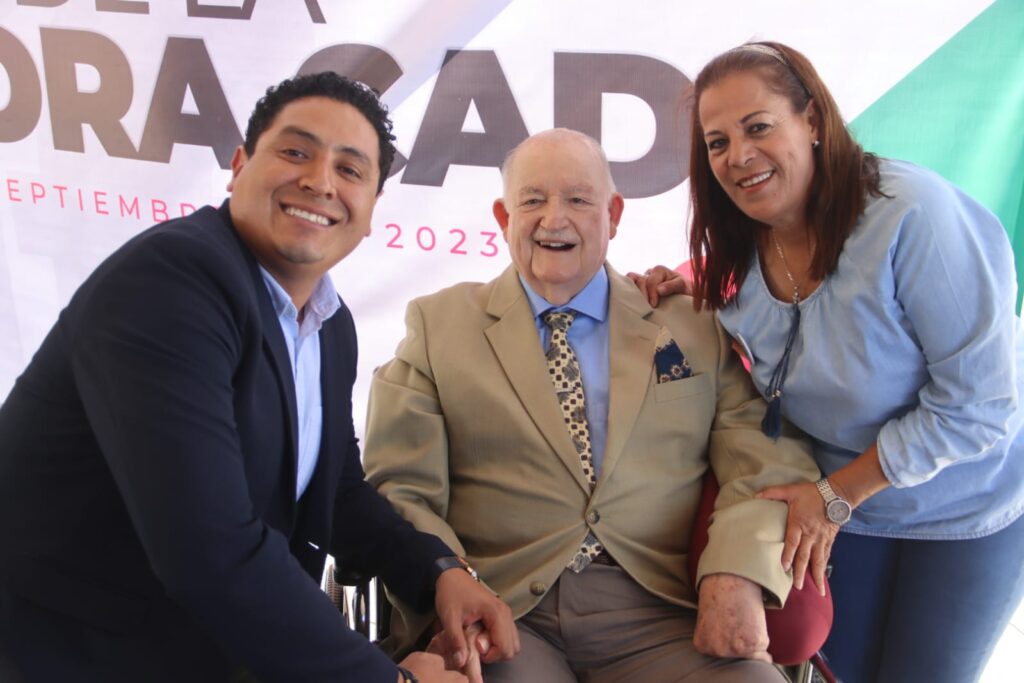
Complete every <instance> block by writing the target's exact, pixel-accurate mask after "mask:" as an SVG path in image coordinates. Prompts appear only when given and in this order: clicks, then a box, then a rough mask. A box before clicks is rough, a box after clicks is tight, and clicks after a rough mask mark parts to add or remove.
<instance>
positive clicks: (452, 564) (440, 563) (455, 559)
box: [434, 555, 480, 581]
mask: <svg viewBox="0 0 1024 683" xmlns="http://www.w3.org/2000/svg"><path fill="white" fill-rule="evenodd" d="M434 566H435V567H436V568H437V575H438V576H441V574H443V573H444V572H446V571H448V570H449V569H462V570H463V571H465V572H466V573H467V574H469V575H470V576H472V577H473V580H474V581H479V580H480V576H479V575H478V574H477V573H476V570H475V569H473V568H472V567H471V566H470V565H469V562H467V561H466V558H464V557H459V556H458V555H449V556H447V557H439V558H437V559H436V560H434Z"/></svg>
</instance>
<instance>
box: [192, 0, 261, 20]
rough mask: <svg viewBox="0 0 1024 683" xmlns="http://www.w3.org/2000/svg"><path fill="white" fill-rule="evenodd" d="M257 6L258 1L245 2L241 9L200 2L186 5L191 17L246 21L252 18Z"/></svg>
mask: <svg viewBox="0 0 1024 683" xmlns="http://www.w3.org/2000/svg"><path fill="white" fill-rule="evenodd" d="M255 6H256V0H244V2H242V6H241V7H225V6H224V5H223V3H221V4H220V5H216V4H214V5H204V4H202V3H201V2H199V0H188V2H186V3H185V11H186V12H187V13H188V15H189V16H190V17H203V18H206V19H245V20H246V21H248V20H249V18H250V17H251V16H252V8H253V7H255Z"/></svg>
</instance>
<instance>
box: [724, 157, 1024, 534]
mask: <svg viewBox="0 0 1024 683" xmlns="http://www.w3.org/2000/svg"><path fill="white" fill-rule="evenodd" d="M881 178H882V184H881V189H882V191H883V192H884V193H885V194H887V195H889V197H891V199H890V198H886V197H869V198H868V200H867V207H866V209H865V212H864V215H863V216H862V217H861V219H860V220H859V221H858V223H857V225H856V226H855V228H854V231H853V233H852V234H851V235H850V237H849V238H848V239H847V240H846V244H845V245H844V246H843V251H842V254H841V255H840V258H839V264H838V267H837V268H836V270H835V272H834V273H832V274H831V275H829V276H828V277H827V278H826V279H825V281H824V282H822V283H821V285H820V286H819V287H818V289H817V290H815V291H814V293H812V294H811V295H810V296H809V297H807V299H805V300H804V301H801V302H800V311H801V323H800V332H799V335H798V339H797V342H796V345H795V347H794V350H793V355H792V358H791V360H790V366H789V375H788V377H787V378H786V383H785V385H784V387H783V395H782V412H783V414H784V415H785V416H786V417H787V418H788V419H789V420H790V421H791V422H793V423H794V424H795V425H796V426H798V427H800V428H801V429H802V430H804V431H805V432H807V433H808V434H809V435H810V436H811V437H812V438H813V440H814V453H815V456H816V459H817V461H818V465H819V466H820V467H821V470H822V471H823V472H824V473H826V474H829V473H831V472H834V471H835V470H837V469H839V468H840V467H842V466H843V465H845V464H847V463H848V462H850V461H851V460H852V459H854V458H855V457H857V456H858V455H859V454H860V453H862V452H863V451H865V450H866V449H867V448H868V447H869V446H870V445H871V444H872V443H875V444H877V446H878V453H879V459H880V461H881V465H882V469H883V471H884V472H885V476H886V477H887V478H888V479H889V481H890V482H891V483H892V485H893V486H892V487H891V488H889V489H886V490H884V491H882V492H881V493H878V494H876V495H875V496H873V497H871V498H869V499H868V500H867V501H865V502H864V504H863V505H861V506H860V507H859V508H858V509H857V510H855V511H854V513H853V519H852V520H851V521H850V522H849V523H848V524H847V525H846V526H845V527H843V528H844V530H845V531H851V532H854V533H861V534H867V535H875V536H890V537H900V538H921V539H963V538H973V537H978V536H984V535H987V534H991V533H994V532H996V531H998V530H1000V529H1002V528H1004V527H1006V526H1007V525H1009V524H1010V523H1011V522H1013V521H1014V520H1015V519H1017V517H1019V516H1020V515H1021V513H1022V512H1024V437H1021V436H1020V434H1021V423H1022V421H1024V411H1022V410H1020V409H1019V403H1018V401H1019V397H1020V395H1021V392H1022V390H1024V385H1022V379H1024V373H1022V372H1021V371H1020V369H1021V368H1024V346H1022V341H1024V340H1022V339H1021V338H1020V337H1021V335H1020V333H1019V329H1018V328H1019V324H1018V323H1019V321H1018V319H1017V318H1016V315H1015V312H1014V306H1015V301H1016V285H1015V283H1016V276H1015V274H1014V267H1013V251H1012V249H1011V248H1010V244H1009V241H1008V240H1007V237H1006V232H1005V231H1004V230H1003V228H1002V226H1001V225H1000V224H999V221H998V219H997V218H996V217H995V216H993V215H992V214H991V213H990V212H989V211H987V210H986V209H985V208H984V207H982V206H981V205H980V204H978V203H977V202H975V201H974V200H973V199H971V198H970V197H968V196H967V195H965V194H964V193H963V192H961V191H960V190H958V189H957V188H955V187H954V186H952V185H950V184H949V183H948V182H946V181H945V180H943V179H942V178H941V177H939V176H938V175H936V174H934V173H932V172H931V171H928V170H926V169H923V168H920V167H917V166H914V165H912V164H909V163H905V162H898V161H888V160H883V161H882V164H881ZM791 307H792V304H791V303H787V302H782V301H779V300H777V299H775V298H774V297H773V296H772V294H771V293H770V292H769V291H768V287H767V285H766V284H765V280H764V277H763V274H762V272H761V267H760V264H759V261H758V259H757V257H756V256H755V257H754V259H753V261H752V263H751V269H750V272H749V274H748V275H747V278H746V281H745V282H744V283H743V286H742V287H741V289H740V291H739V295H738V297H737V300H736V302H735V304H733V305H730V306H727V307H726V308H724V309H722V310H721V311H719V315H718V317H719V320H720V321H721V323H722V325H723V326H724V327H725V329H726V330H727V331H728V332H729V334H731V335H732V336H733V337H734V338H735V339H736V340H737V341H738V342H739V343H740V345H741V346H743V347H745V348H746V349H747V351H748V354H749V356H750V359H751V361H752V367H751V374H752V377H753V379H754V383H755V384H756V385H757V387H758V389H759V390H760V391H761V393H762V394H764V393H765V391H766V389H765V388H766V387H767V385H768V382H769V380H770V377H771V373H772V370H773V369H774V368H775V366H776V364H777V363H778V362H779V358H780V357H781V356H782V350H783V347H784V346H785V342H786V335H787V332H788V331H789V327H790V321H791V314H792V311H791Z"/></svg>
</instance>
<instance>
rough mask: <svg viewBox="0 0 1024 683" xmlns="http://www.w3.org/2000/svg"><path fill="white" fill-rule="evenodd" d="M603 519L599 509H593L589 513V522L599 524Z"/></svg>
mask: <svg viewBox="0 0 1024 683" xmlns="http://www.w3.org/2000/svg"><path fill="white" fill-rule="evenodd" d="M600 521H601V513H600V512H598V511H597V510H591V511H590V512H588V513H587V524H597V523H598V522H600Z"/></svg>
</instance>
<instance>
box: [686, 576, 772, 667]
mask: <svg viewBox="0 0 1024 683" xmlns="http://www.w3.org/2000/svg"><path fill="white" fill-rule="evenodd" d="M693 646H694V647H695V648H697V650H698V651H699V652H703V653H704V654H706V655H712V656H714V657H741V658H743V659H757V660H761V661H764V662H769V663H771V661H772V657H771V655H770V654H768V626H767V625H766V623H765V619H764V602H763V601H762V599H761V587H760V586H758V585H757V584H756V583H754V582H753V581H750V580H748V579H744V578H743V577H741V576H735V575H733V574H711V575H709V576H705V577H704V579H703V580H702V581H701V582H700V602H699V604H698V608H697V630H696V632H695V633H694V634H693Z"/></svg>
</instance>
